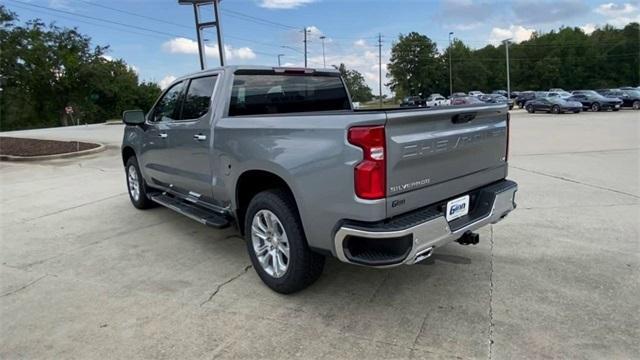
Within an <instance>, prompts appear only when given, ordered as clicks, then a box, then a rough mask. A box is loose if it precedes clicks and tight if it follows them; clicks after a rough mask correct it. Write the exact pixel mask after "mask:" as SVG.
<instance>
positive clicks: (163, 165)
mask: <svg viewBox="0 0 640 360" xmlns="http://www.w3.org/2000/svg"><path fill="white" fill-rule="evenodd" d="M183 90H184V81H181V82H178V83H176V84H173V85H172V86H171V87H170V88H169V89H167V90H166V91H165V93H164V94H163V95H162V96H161V97H160V100H158V102H157V103H156V105H155V106H154V108H153V109H152V110H151V111H150V112H149V116H148V117H147V121H146V122H145V124H144V125H143V126H142V127H141V128H142V129H143V130H144V135H143V138H144V139H143V143H142V147H141V153H140V156H139V159H138V161H139V164H140V166H141V167H142V169H143V172H144V174H145V176H146V180H147V181H150V182H151V183H152V184H155V185H159V186H168V185H169V184H170V183H171V171H170V164H169V158H170V156H169V153H168V151H169V131H168V130H169V124H170V123H171V122H172V121H174V120H175V119H177V118H178V116H179V112H180V104H181V100H182V92H183Z"/></svg>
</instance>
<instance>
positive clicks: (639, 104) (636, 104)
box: [631, 100, 640, 110]
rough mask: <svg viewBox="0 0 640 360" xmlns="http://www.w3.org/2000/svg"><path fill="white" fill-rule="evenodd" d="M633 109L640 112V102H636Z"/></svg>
mask: <svg viewBox="0 0 640 360" xmlns="http://www.w3.org/2000/svg"><path fill="white" fill-rule="evenodd" d="M631 107H632V108H633V110H640V100H636V101H634V102H633V105H631Z"/></svg>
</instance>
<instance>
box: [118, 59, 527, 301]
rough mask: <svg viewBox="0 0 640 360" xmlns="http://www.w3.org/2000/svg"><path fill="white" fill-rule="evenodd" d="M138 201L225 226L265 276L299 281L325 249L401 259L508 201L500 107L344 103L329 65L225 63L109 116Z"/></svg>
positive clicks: (463, 233)
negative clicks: (146, 105) (120, 134)
mask: <svg viewBox="0 0 640 360" xmlns="http://www.w3.org/2000/svg"><path fill="white" fill-rule="evenodd" d="M123 120H124V122H125V124H126V127H125V131H124V138H123V144H122V161H123V163H124V166H125V174H126V179H127V186H128V190H129V197H130V199H131V202H132V203H133V205H134V206H135V207H137V208H139V209H145V208H149V207H151V206H152V205H154V204H161V205H163V206H166V207H168V208H170V209H173V210H175V211H177V212H179V213H182V214H184V215H186V216H188V217H190V218H192V219H194V220H197V221H199V222H201V223H202V224H206V225H210V226H213V227H217V228H223V227H226V226H229V225H233V226H236V227H237V228H238V230H239V232H240V233H242V234H243V236H244V237H245V239H246V244H247V250H248V253H249V256H250V258H251V262H252V264H253V266H254V268H255V270H256V272H257V273H258V275H259V276H260V278H261V279H262V280H263V281H264V283H265V284H266V285H268V286H269V287H270V288H272V289H273V290H275V291H278V292H281V293H291V292H295V291H298V290H301V289H303V288H305V287H307V286H308V285H310V284H311V283H313V282H314V281H315V280H316V279H317V278H318V277H319V276H320V274H321V273H322V270H323V266H324V260H325V257H326V256H335V257H337V258H338V259H339V260H340V261H343V262H346V263H350V264H358V265H363V266H373V267H391V266H397V265H401V264H407V265H410V264H414V263H417V262H419V261H422V260H424V259H426V258H428V257H429V256H430V255H431V254H432V253H433V251H435V250H436V249H438V248H439V247H442V246H443V245H445V244H447V243H449V242H451V241H458V242H459V243H461V244H473V243H477V241H478V235H477V234H476V233H474V232H473V231H474V230H476V229H478V228H480V227H482V226H485V225H487V224H493V223H496V222H498V221H500V220H501V219H502V218H504V217H505V216H506V215H507V214H508V213H509V212H510V211H512V210H513V209H514V208H515V202H514V200H515V199H514V198H515V192H516V190H517V185H516V183H514V182H513V181H510V180H507V179H506V177H507V156H508V146H509V141H508V140H509V115H508V111H507V106H506V105H492V104H482V105H471V106H461V107H443V108H436V109H406V108H404V109H390V110H389V109H385V110H366V109H364V110H354V109H353V108H352V104H351V99H350V96H349V93H348V91H347V89H346V87H345V84H344V82H343V81H342V79H341V78H340V76H339V73H338V72H337V71H332V70H325V69H316V70H314V69H291V68H271V67H257V66H226V67H223V68H218V69H211V70H206V71H202V72H199V73H197V74H193V75H189V76H185V77H182V78H180V79H177V80H176V81H174V82H173V83H172V84H171V85H170V86H168V87H167V88H166V89H165V90H164V91H163V93H162V95H161V96H160V98H159V99H158V100H157V102H156V103H155V105H154V106H153V108H152V109H151V110H150V111H149V112H148V113H147V114H144V113H143V112H142V111H140V110H133V111H126V112H125V113H124V114H123Z"/></svg>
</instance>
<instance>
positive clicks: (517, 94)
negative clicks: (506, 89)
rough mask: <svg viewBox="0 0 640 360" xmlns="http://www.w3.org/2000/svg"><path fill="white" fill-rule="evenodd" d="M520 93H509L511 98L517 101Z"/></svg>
mask: <svg viewBox="0 0 640 360" xmlns="http://www.w3.org/2000/svg"><path fill="white" fill-rule="evenodd" d="M521 92H522V91H512V92H511V98H512V99H514V100H515V99H517V98H518V96H519V95H520V93H521Z"/></svg>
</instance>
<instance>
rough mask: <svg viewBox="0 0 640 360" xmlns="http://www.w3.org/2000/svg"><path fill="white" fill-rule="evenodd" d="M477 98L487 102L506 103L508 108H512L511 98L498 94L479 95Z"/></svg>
mask: <svg viewBox="0 0 640 360" xmlns="http://www.w3.org/2000/svg"><path fill="white" fill-rule="evenodd" d="M478 99H480V100H482V101H484V102H486V103H489V104H507V105H508V106H509V110H511V109H513V104H514V103H515V101H513V99H507V98H506V97H505V96H502V95H500V94H485V95H480V96H478Z"/></svg>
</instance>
